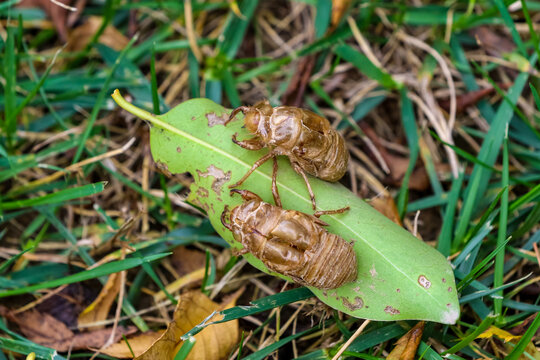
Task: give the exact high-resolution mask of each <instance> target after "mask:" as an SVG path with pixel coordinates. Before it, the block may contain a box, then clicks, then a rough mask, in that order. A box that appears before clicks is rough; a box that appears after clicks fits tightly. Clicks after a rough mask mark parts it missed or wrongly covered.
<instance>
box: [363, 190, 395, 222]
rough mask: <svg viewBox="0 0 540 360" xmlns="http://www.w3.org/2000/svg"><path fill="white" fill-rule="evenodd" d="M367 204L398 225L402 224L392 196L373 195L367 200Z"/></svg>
mask: <svg viewBox="0 0 540 360" xmlns="http://www.w3.org/2000/svg"><path fill="white" fill-rule="evenodd" d="M369 204H370V205H371V206H373V207H374V208H375V209H376V210H377V211H378V212H380V213H381V214H383V215H384V216H386V217H387V218H389V219H390V220H392V221H393V222H395V223H396V224H398V225H399V226H403V223H402V222H401V219H400V218H399V212H398V209H397V206H396V202H395V201H394V198H393V197H391V196H385V195H383V196H378V197H374V198H373V199H371V200H370V201H369Z"/></svg>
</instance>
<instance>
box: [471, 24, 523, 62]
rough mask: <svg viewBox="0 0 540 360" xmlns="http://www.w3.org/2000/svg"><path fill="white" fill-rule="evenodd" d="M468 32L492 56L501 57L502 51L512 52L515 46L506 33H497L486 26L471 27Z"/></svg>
mask: <svg viewBox="0 0 540 360" xmlns="http://www.w3.org/2000/svg"><path fill="white" fill-rule="evenodd" d="M469 33H470V34H471V35H472V36H473V37H474V38H475V39H476V42H477V43H478V45H479V46H480V47H482V48H484V50H485V51H486V52H487V53H488V54H490V55H493V56H497V57H502V55H503V54H504V53H509V52H512V51H513V50H514V49H515V48H516V45H515V44H514V42H513V41H512V40H511V39H510V38H509V37H508V36H507V35H506V34H505V35H502V34H499V33H497V32H495V31H493V29H492V28H490V27H488V26H479V27H476V28H473V29H471V30H470V31H469Z"/></svg>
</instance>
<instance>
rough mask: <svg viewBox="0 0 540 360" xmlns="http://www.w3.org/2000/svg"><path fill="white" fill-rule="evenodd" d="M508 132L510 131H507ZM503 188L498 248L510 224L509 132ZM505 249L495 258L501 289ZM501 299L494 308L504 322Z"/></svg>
mask: <svg viewBox="0 0 540 360" xmlns="http://www.w3.org/2000/svg"><path fill="white" fill-rule="evenodd" d="M507 130H508V129H507ZM502 186H503V194H502V196H501V207H500V216H499V229H498V232H497V247H500V246H501V245H502V244H504V243H505V238H506V228H507V223H508V191H509V189H508V131H507V132H506V134H505V136H504V140H503V172H502ZM504 254H505V250H504V247H503V248H502V249H501V251H499V253H498V254H497V256H496V257H495V273H494V279H493V286H494V287H496V288H497V287H501V286H502V285H503V276H504ZM498 295H499V296H500V297H497V298H495V299H494V300H493V307H494V310H495V315H497V316H498V320H502V318H501V317H502V296H503V293H502V291H501V292H500V293H498Z"/></svg>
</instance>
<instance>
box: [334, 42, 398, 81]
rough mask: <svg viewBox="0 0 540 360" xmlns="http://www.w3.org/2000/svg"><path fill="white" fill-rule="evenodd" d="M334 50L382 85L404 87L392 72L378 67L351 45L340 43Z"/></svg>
mask: <svg viewBox="0 0 540 360" xmlns="http://www.w3.org/2000/svg"><path fill="white" fill-rule="evenodd" d="M334 52H335V53H336V54H337V55H339V56H340V57H341V58H343V59H345V60H347V61H348V62H350V63H351V64H353V65H354V66H356V67H357V68H358V69H359V70H360V72H361V73H363V74H365V75H366V76H367V77H369V78H370V79H373V80H375V81H377V82H378V83H379V84H381V86H383V87H385V88H387V89H390V90H394V89H399V88H401V87H402V84H400V83H398V82H396V81H395V80H394V79H393V78H392V76H391V75H390V74H388V73H387V72H385V71H384V70H382V69H380V68H378V67H377V66H376V65H375V64H373V63H372V62H371V60H369V59H368V57H367V56H365V55H364V54H362V53H360V52H358V51H356V50H355V49H353V48H352V47H351V46H349V45H346V44H342V45H338V46H337V47H336V48H335V49H334Z"/></svg>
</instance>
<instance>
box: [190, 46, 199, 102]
mask: <svg viewBox="0 0 540 360" xmlns="http://www.w3.org/2000/svg"><path fill="white" fill-rule="evenodd" d="M187 62H188V69H189V74H188V84H189V93H190V94H191V97H192V98H198V97H201V89H200V85H199V61H198V60H197V58H196V57H195V55H193V52H192V51H191V49H190V50H188V59H187Z"/></svg>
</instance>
